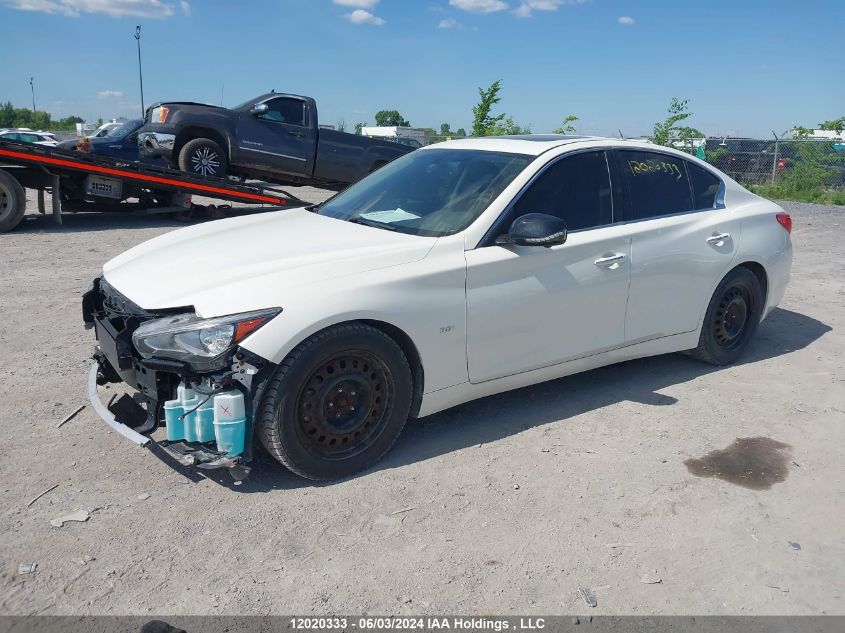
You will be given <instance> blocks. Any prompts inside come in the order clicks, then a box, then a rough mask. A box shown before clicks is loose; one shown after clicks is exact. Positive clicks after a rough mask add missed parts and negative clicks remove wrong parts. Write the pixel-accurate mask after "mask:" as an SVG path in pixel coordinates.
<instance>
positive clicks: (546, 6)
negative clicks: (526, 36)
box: [513, 0, 590, 18]
mask: <svg viewBox="0 0 845 633" xmlns="http://www.w3.org/2000/svg"><path fill="white" fill-rule="evenodd" d="M589 1H590V0H522V4H520V5H519V7H517V8H516V9H514V12H513V14H514V15H515V16H516V17H518V18H530V17H531V15H532V14H533V12H534V11H557V10H558V7H561V6H563V5H566V4H584V3H585V2H589Z"/></svg>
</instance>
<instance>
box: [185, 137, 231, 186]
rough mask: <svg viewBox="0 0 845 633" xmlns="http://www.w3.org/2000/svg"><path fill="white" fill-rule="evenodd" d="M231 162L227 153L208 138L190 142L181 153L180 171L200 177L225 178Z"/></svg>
mask: <svg viewBox="0 0 845 633" xmlns="http://www.w3.org/2000/svg"><path fill="white" fill-rule="evenodd" d="M228 166H229V161H228V159H227V158H226V152H224V151H223V148H222V147H220V146H219V145H218V144H217V143H215V142H214V141H212V140H211V139H207V138H195V139H194V140H193V141H188V142H187V143H185V145H184V146H183V147H182V149H181V150H180V151H179V169H181V170H182V171H187V172H190V173H192V174H197V175H199V176H205V177H208V176H211V177H214V178H223V177H225V176H226V169H227V168H228Z"/></svg>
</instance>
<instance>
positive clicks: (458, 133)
mask: <svg viewBox="0 0 845 633" xmlns="http://www.w3.org/2000/svg"><path fill="white" fill-rule="evenodd" d="M466 135H467V131H466V130H465V129H464V128H462V127H459V128H458V129H457V130H456V131H455V136H466Z"/></svg>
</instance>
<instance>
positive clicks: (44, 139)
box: [0, 127, 59, 147]
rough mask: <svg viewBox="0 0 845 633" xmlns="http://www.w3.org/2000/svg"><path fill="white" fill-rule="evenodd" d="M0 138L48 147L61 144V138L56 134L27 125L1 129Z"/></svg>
mask: <svg viewBox="0 0 845 633" xmlns="http://www.w3.org/2000/svg"><path fill="white" fill-rule="evenodd" d="M0 139H3V140H4V141H18V142H19V143H32V144H34V145H44V146H46V147H55V146H56V145H58V144H59V139H58V138H56V135H55V134H53V133H52V132H42V131H40V130H38V131H36V130H30V129H29V128H25V127H24V128H17V129H5V130H0Z"/></svg>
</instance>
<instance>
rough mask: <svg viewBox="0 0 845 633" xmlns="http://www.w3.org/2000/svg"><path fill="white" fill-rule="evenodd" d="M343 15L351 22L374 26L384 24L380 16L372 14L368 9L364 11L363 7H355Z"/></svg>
mask: <svg viewBox="0 0 845 633" xmlns="http://www.w3.org/2000/svg"><path fill="white" fill-rule="evenodd" d="M343 17H345V18H346V19H347V20H349V21H350V22H352V24H372V25H374V26H381V25H382V24H384V20H382V19H381V18H380V17H378V16H377V15H373V14H372V13H370V12H369V11H364V9H355V10H354V11H353V12H352V13H347V14H346V15H344V16H343Z"/></svg>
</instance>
